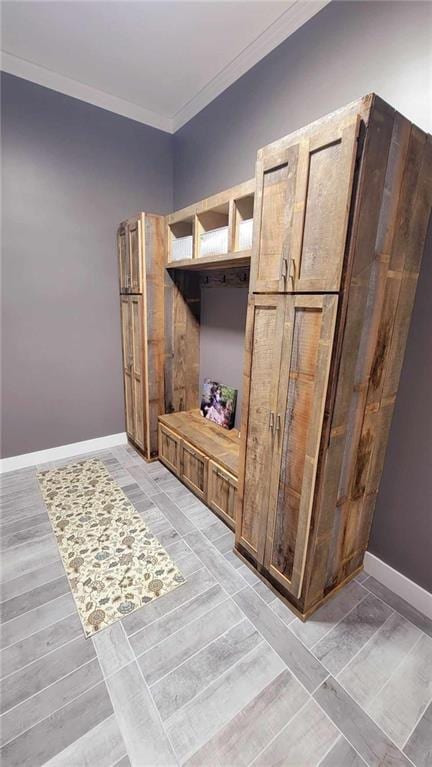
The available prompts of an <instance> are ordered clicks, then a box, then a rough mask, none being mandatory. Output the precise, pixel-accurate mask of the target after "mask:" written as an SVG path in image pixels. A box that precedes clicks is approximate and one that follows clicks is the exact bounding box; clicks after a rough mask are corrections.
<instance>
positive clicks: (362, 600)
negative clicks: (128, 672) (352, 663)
mask: <svg viewBox="0 0 432 767" xmlns="http://www.w3.org/2000/svg"><path fill="white" fill-rule="evenodd" d="M368 596H369V594H365V595H364V596H362V598H361V599H359V601H358V602H357V603H356V604H355V605H354V606H353V607H350V608H349V610H347V611H346V613H344V615H342V617H341V618H339V620H338V621H336V622H335V623H333V625H332V626H331V628H329V630H328V631H326V632H325V634H323V635H322V636H321V637H320V638H319V639H317V640H316V642H314V643H313V645H311V647H310V648H309V650H310V651H311V652H313V649H314V647H316V646H317V644H319V643H320V642H321V641H322V640H323V639H325V638H326V636H328V635H329V634H331V632H332V631H334V629H335V628H336V627H337V626H339V624H340V623H342V622H343V621H344V620H345V618H347V617H348V615H350V613H352V612H353V610H356V609H357V607H358V606H359V605H361V604H362V603H363V602H364V601H365V599H367V598H368ZM292 633H293V634H294V633H295V632H294V631H293V632H292ZM313 654H314V655H315V653H313ZM330 673H331V672H330Z"/></svg>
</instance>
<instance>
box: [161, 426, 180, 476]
mask: <svg viewBox="0 0 432 767" xmlns="http://www.w3.org/2000/svg"><path fill="white" fill-rule="evenodd" d="M159 459H160V460H161V461H162V463H164V464H165V465H166V466H168V468H169V469H171V471H174V472H175V473H176V474H179V473H180V438H179V437H177V435H176V434H174V432H172V431H170V429H167V428H166V426H162V424H159Z"/></svg>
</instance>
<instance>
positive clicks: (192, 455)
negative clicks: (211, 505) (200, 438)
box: [180, 442, 208, 500]
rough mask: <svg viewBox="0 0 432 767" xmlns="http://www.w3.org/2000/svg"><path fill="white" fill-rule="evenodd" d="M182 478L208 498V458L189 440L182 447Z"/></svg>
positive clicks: (196, 491) (195, 490)
mask: <svg viewBox="0 0 432 767" xmlns="http://www.w3.org/2000/svg"><path fill="white" fill-rule="evenodd" d="M180 472H181V473H180V479H181V480H182V481H183V482H184V483H185V484H186V485H188V486H189V487H190V488H191V490H193V492H194V493H195V494H196V495H198V496H199V497H200V498H203V499H204V500H205V499H206V498H207V474H208V458H207V456H206V455H204V453H201V452H200V451H199V450H197V449H196V448H195V447H192V445H189V443H188V442H182V443H181V448H180Z"/></svg>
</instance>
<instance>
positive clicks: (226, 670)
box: [166, 624, 283, 759]
mask: <svg viewBox="0 0 432 767" xmlns="http://www.w3.org/2000/svg"><path fill="white" fill-rule="evenodd" d="M252 625H253V624H252ZM254 628H255V627H254ZM256 631H257V634H258V635H259V636H261V634H260V633H259V631H258V629H256ZM263 644H268V642H266V640H265V639H263V638H262V637H261V641H260V642H258V644H257V645H255V647H252V649H251V650H249V651H248V652H247V653H245V654H244V655H243V656H242V657H241V658H238V659H237V660H236V661H235V663H233V664H232V665H231V666H229V668H227V669H225V671H223V672H222V673H221V674H218V676H217V677H215V678H214V679H212V681H211V682H209V683H208V684H206V685H204V687H203V688H202V689H201V690H200V691H199V693H198V694H197V695H194V697H193V698H191V700H188V701H187V702H186V703H184V704H183V706H180V707H179V708H177V709H176V710H175V711H173V713H172V714H170V716H169V717H167V719H166V721H167V722H169V721H170V719H172V717H173V716H175V715H176V714H177V712H178V711H181V710H182V709H184V708H187V707H188V705H189V704H190V703H191V702H192V701H193V700H196V699H197V698H199V696H200V695H202V693H203V692H205V691H206V690H208V688H209V687H211V686H212V684H214V683H215V682H218V681H219V680H220V679H222V677H223V676H225V674H226V673H227V672H228V671H232V670H233V668H235V667H236V666H238V665H239V664H240V663H242V662H243V661H244V660H245V658H247V657H248V656H249V655H251V653H253V652H255V651H256V650H257V649H258V648H259V647H261V646H262V645H263ZM270 649H271V650H272V651H273V652H275V651H274V650H273V648H270ZM282 662H283V661H282ZM281 673H282V671H280V672H279V674H281ZM279 674H276V676H279ZM274 678H276V677H274ZM268 684H270V682H269V683H268ZM257 694H259V693H257ZM254 697H256V696H254ZM252 700H253V698H252ZM240 710H242V709H240ZM229 721H231V720H229ZM224 726H225V725H222V728H223V727H224ZM222 728H219V730H220V729H222ZM219 730H218V731H217V732H219ZM189 758H190V757H188V759H189Z"/></svg>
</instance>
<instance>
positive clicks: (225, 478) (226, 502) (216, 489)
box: [207, 461, 237, 530]
mask: <svg viewBox="0 0 432 767" xmlns="http://www.w3.org/2000/svg"><path fill="white" fill-rule="evenodd" d="M236 495H237V480H236V478H235V477H233V476H232V475H231V474H228V472H226V471H224V470H223V469H221V468H220V466H218V465H217V463H214V462H213V461H210V462H209V479H208V495H207V503H208V505H209V506H210V508H211V509H213V511H215V512H216V514H218V515H219V516H220V517H222V519H223V520H224V522H226V523H227V524H228V525H229V526H230V527H231V529H232V530H234V527H235V512H234V509H235V501H236Z"/></svg>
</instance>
